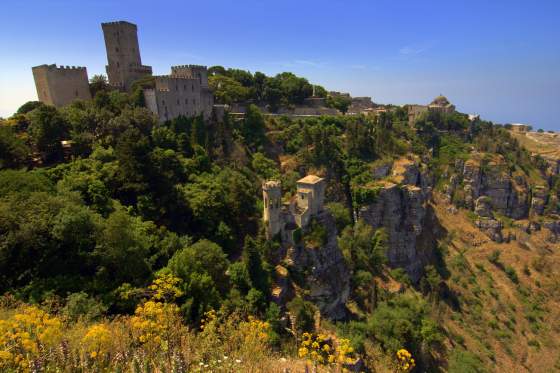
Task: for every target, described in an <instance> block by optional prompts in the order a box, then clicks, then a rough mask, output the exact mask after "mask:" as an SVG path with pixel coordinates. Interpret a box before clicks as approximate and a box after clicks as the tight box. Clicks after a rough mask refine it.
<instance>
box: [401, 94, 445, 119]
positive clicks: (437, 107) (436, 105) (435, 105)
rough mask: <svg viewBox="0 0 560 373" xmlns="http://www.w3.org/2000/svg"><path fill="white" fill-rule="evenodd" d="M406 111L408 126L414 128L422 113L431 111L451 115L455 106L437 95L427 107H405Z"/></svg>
mask: <svg viewBox="0 0 560 373" xmlns="http://www.w3.org/2000/svg"><path fill="white" fill-rule="evenodd" d="M406 108H407V111H408V124H409V125H410V126H414V123H415V122H416V120H417V119H418V118H419V117H420V116H421V115H422V114H424V113H426V112H429V111H432V112H439V113H447V114H451V113H454V112H455V105H453V104H451V103H450V102H449V100H448V99H447V97H445V96H442V95H439V96H437V97H436V98H435V99H434V100H433V101H432V102H431V103H430V104H429V105H406Z"/></svg>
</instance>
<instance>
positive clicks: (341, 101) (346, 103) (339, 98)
mask: <svg viewBox="0 0 560 373" xmlns="http://www.w3.org/2000/svg"><path fill="white" fill-rule="evenodd" d="M326 103H327V106H329V107H332V108H335V109H337V110H338V111H340V112H341V113H342V114H346V112H347V111H348V108H349V107H350V105H351V104H352V99H351V98H350V97H348V96H345V95H335V96H333V95H331V96H328V97H327V102H326Z"/></svg>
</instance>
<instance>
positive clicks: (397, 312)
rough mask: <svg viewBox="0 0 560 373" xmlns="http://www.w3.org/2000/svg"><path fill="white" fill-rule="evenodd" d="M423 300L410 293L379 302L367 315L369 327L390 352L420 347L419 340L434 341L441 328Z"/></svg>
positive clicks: (420, 341)
mask: <svg viewBox="0 0 560 373" xmlns="http://www.w3.org/2000/svg"><path fill="white" fill-rule="evenodd" d="M427 313H428V307H427V305H426V303H425V302H424V301H423V300H422V299H419V298H418V297H415V296H413V295H409V294H402V295H398V296H396V297H395V298H394V299H390V300H388V301H386V302H381V303H380V304H379V305H378V307H377V309H376V310H375V311H374V313H373V315H372V316H371V317H370V318H369V319H368V331H369V333H370V334H372V335H373V336H374V337H375V339H376V340H378V341H379V342H380V343H381V344H382V346H383V347H384V348H385V349H386V350H388V351H391V352H393V353H394V352H396V351H397V350H399V349H400V348H403V347H405V348H407V349H409V351H415V352H416V351H419V349H420V346H421V344H422V343H424V342H425V343H426V344H428V345H430V344H432V345H433V344H437V343H439V341H441V340H442V336H441V332H440V331H439V328H438V327H437V326H436V324H435V323H434V322H433V321H431V320H430V319H429V317H428V314H427Z"/></svg>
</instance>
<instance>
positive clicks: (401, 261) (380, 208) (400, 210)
mask: <svg viewBox="0 0 560 373" xmlns="http://www.w3.org/2000/svg"><path fill="white" fill-rule="evenodd" d="M431 184H432V182H431V177H430V176H429V173H428V172H427V170H422V169H421V167H420V165H419V163H418V161H417V160H411V159H400V160H398V161H396V162H395V163H394V165H393V171H392V174H391V177H390V178H389V179H388V180H384V181H380V182H379V183H378V185H379V187H380V189H379V194H378V196H377V198H376V199H375V201H374V202H373V203H372V204H370V205H367V206H364V207H362V208H360V210H359V211H358V219H363V220H364V221H365V222H366V223H367V224H369V225H371V226H372V227H373V228H375V229H377V228H385V229H386V231H387V233H388V235H389V249H388V253H387V257H388V260H389V264H390V265H391V266H393V267H402V268H404V269H405V270H406V271H407V273H408V274H409V276H410V278H411V279H412V280H413V281H417V280H418V279H419V278H420V276H421V275H422V268H423V267H424V264H426V261H427V258H428V257H429V255H430V253H425V252H422V251H420V250H419V249H418V247H417V241H418V240H419V238H420V236H421V235H422V234H423V233H424V227H425V224H424V220H425V217H426V206H427V201H428V199H429V197H430V193H431Z"/></svg>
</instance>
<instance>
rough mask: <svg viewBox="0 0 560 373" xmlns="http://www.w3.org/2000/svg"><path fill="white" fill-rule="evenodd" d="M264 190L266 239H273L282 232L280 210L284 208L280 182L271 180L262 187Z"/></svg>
mask: <svg viewBox="0 0 560 373" xmlns="http://www.w3.org/2000/svg"><path fill="white" fill-rule="evenodd" d="M262 189H263V206H264V207H263V209H264V211H263V221H264V223H265V227H266V237H267V238H268V239H271V238H273V237H274V236H276V235H277V234H278V233H280V230H281V221H280V210H281V207H282V189H281V186H280V182H279V181H274V180H270V181H267V182H265V183H263V185H262Z"/></svg>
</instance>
